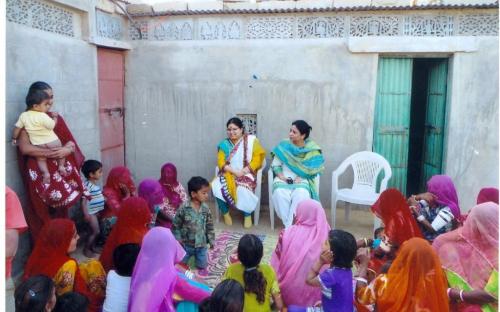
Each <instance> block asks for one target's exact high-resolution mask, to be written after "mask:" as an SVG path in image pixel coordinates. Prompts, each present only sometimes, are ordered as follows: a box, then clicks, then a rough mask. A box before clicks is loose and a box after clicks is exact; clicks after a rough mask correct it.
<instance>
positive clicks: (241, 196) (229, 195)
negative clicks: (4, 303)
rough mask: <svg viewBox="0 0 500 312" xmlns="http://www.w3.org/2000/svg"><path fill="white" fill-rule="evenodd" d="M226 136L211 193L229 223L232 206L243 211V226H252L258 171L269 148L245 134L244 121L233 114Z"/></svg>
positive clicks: (256, 200)
mask: <svg viewBox="0 0 500 312" xmlns="http://www.w3.org/2000/svg"><path fill="white" fill-rule="evenodd" d="M226 126H227V136H228V137H227V139H224V140H222V141H221V142H220V143H219V145H218V147H217V148H218V152H217V166H218V168H219V174H218V175H217V177H215V179H214V180H213V181H212V192H213V194H214V196H215V198H216V200H217V204H218V206H219V209H220V210H221V212H222V214H223V216H224V222H225V223H226V224H228V225H230V224H232V223H233V221H232V219H231V216H230V215H229V207H231V208H235V209H238V210H241V211H242V212H243V214H244V216H245V220H244V227H245V228H249V227H251V226H252V219H251V214H252V212H253V211H254V210H255V208H256V206H257V203H258V201H259V199H258V198H257V196H256V195H255V193H254V192H255V187H256V186H257V184H256V181H257V171H258V170H259V169H260V168H261V167H262V164H263V162H264V160H265V157H266V151H265V150H264V149H263V148H262V146H261V145H260V143H259V140H258V139H257V138H256V137H255V136H254V135H249V134H246V133H245V129H244V127H243V122H242V121H241V119H239V118H237V117H233V118H231V119H229V120H228V122H227V123H226Z"/></svg>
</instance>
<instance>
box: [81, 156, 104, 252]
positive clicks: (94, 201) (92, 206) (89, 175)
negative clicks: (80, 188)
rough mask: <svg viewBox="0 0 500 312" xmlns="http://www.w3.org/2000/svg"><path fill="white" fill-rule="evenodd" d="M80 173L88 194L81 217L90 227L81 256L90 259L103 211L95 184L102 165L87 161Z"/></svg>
mask: <svg viewBox="0 0 500 312" xmlns="http://www.w3.org/2000/svg"><path fill="white" fill-rule="evenodd" d="M82 173H83V175H84V176H85V179H86V180H85V183H84V185H85V188H86V189H87V192H88V193H89V194H90V197H89V198H86V197H83V203H82V204H83V205H82V210H83V216H84V218H85V221H87V222H88V223H89V225H90V229H91V233H90V235H89V236H88V238H87V242H86V244H85V248H84V249H83V254H84V255H85V256H86V257H89V258H92V257H94V256H95V253H96V251H95V241H96V238H97V236H98V235H99V233H100V230H99V220H98V217H99V212H100V211H101V210H103V209H104V196H103V195H102V190H101V187H100V186H99V185H98V184H97V183H99V180H100V179H101V177H102V164H101V163H100V162H99V161H97V160H93V159H90V160H87V161H85V162H84V163H83V166H82Z"/></svg>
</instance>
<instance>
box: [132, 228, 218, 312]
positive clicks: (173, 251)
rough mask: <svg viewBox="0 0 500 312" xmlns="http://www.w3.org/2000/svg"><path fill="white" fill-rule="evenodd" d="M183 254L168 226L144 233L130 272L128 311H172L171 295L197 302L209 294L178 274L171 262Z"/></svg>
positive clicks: (173, 306) (173, 308)
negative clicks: (139, 249)
mask: <svg viewBox="0 0 500 312" xmlns="http://www.w3.org/2000/svg"><path fill="white" fill-rule="evenodd" d="M159 246H161V248H159ZM185 254H186V253H185V251H184V249H182V247H181V245H180V244H179V243H178V242H177V241H176V240H175V238H174V236H173V235H172V232H171V231H170V230H169V229H166V228H163V227H155V228H153V229H151V230H150V231H149V232H148V233H147V234H146V236H144V240H143V242H142V247H141V251H140V253H139V256H138V257H137V262H136V264H135V267H134V272H133V274H132V281H131V284H130V296H129V303H128V311H130V312H139V311H148V312H174V311H176V309H175V305H174V297H177V298H183V300H187V301H191V302H194V303H200V302H201V301H202V300H203V299H205V298H207V297H208V296H210V293H209V292H207V291H205V290H202V288H198V287H196V286H193V285H192V284H190V283H189V282H187V281H186V280H184V279H183V278H181V277H180V276H179V275H178V272H177V270H176V269H175V263H178V262H180V261H181V260H182V258H183V257H184V255H185Z"/></svg>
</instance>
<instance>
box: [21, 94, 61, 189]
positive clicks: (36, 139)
mask: <svg viewBox="0 0 500 312" xmlns="http://www.w3.org/2000/svg"><path fill="white" fill-rule="evenodd" d="M50 100H51V97H50V96H49V95H48V94H47V92H45V91H44V90H38V91H34V92H31V93H30V94H29V95H28V96H27V97H26V106H27V108H26V111H25V112H23V113H22V114H21V115H20V116H19V119H18V120H17V122H16V125H15V128H14V132H13V134H12V144H13V145H17V138H18V137H19V134H20V133H21V130H22V129H23V128H24V129H25V130H26V132H27V133H28V136H29V138H30V142H31V144H33V145H36V146H41V147H45V148H49V149H50V148H56V147H61V146H62V144H61V141H60V140H59V138H58V137H57V135H56V134H55V132H54V127H55V126H56V123H57V113H52V116H53V117H52V118H51V117H49V115H47V112H48V111H49V109H50V106H51V103H50ZM36 160H37V163H38V168H40V171H41V172H42V176H43V183H44V184H50V173H49V168H48V167H47V158H45V157H37V158H36ZM65 162H66V159H65V158H59V159H57V166H58V171H59V174H61V175H62V176H66V168H64V164H65Z"/></svg>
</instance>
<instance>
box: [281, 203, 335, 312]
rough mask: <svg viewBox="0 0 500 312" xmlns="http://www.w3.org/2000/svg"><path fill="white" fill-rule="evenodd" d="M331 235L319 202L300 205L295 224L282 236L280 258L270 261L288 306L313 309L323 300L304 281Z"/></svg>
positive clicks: (319, 293)
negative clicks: (312, 306) (313, 306)
mask: <svg viewBox="0 0 500 312" xmlns="http://www.w3.org/2000/svg"><path fill="white" fill-rule="evenodd" d="M329 231H330V226H329V225H328V222H327V219H326V215H325V210H324V209H323V207H321V204H320V203H319V202H318V201H315V200H312V199H308V200H304V201H302V202H300V203H299V205H298V206H297V212H296V222H295V224H294V225H292V226H291V227H289V228H287V229H286V230H284V232H283V235H282V238H281V239H282V240H281V248H280V249H281V250H280V251H278V252H279V253H280V256H279V257H278V255H277V250H275V251H274V252H273V255H272V257H271V265H272V266H273V268H274V270H275V271H276V274H277V277H278V282H279V285H280V289H281V294H282V296H283V300H284V302H285V303H286V304H287V305H290V304H293V305H299V306H311V305H314V303H316V302H317V301H318V300H321V291H320V289H319V288H316V287H311V286H308V285H305V284H304V281H305V280H306V278H307V273H308V272H309V269H310V268H311V266H312V265H313V264H314V262H315V261H316V260H318V257H319V255H320V253H321V247H322V246H323V243H324V242H325V241H326V240H327V239H328V232H329Z"/></svg>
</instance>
